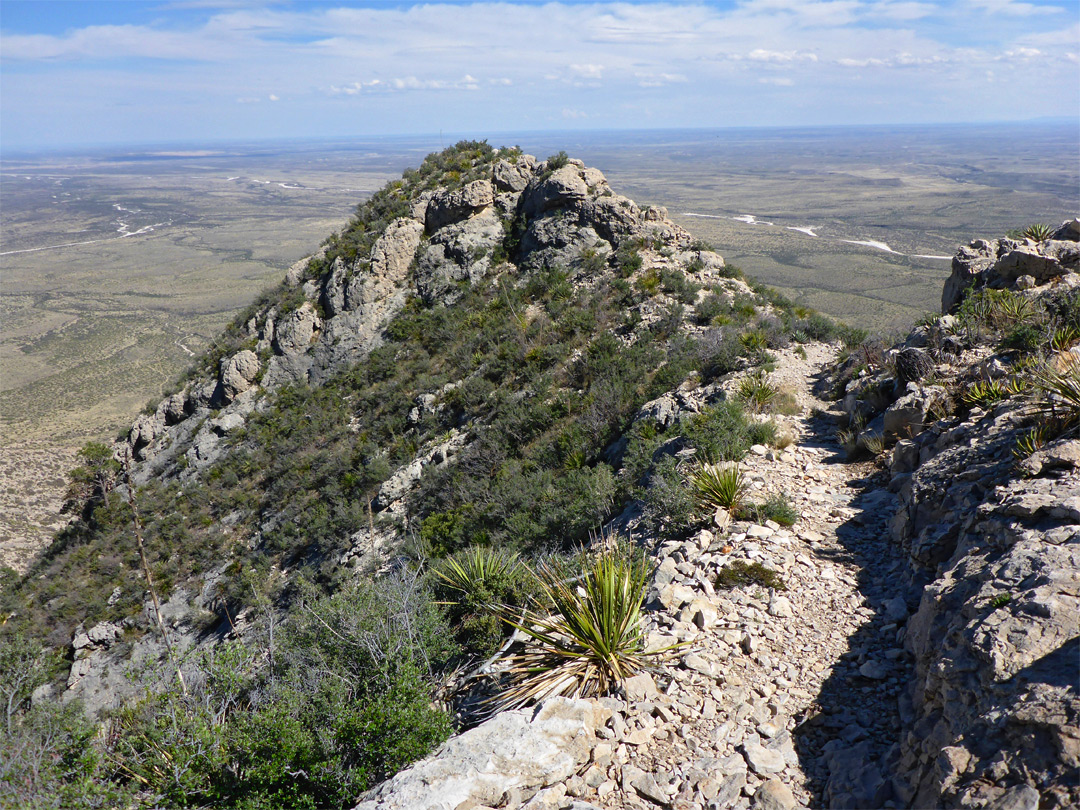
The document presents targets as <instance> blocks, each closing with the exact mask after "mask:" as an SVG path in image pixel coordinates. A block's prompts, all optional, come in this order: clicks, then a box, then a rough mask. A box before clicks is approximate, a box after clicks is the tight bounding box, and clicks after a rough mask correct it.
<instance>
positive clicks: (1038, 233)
mask: <svg viewBox="0 0 1080 810" xmlns="http://www.w3.org/2000/svg"><path fill="white" fill-rule="evenodd" d="M1053 232H1054V231H1053V229H1052V228H1051V227H1050V226H1049V225H1046V224H1045V223H1042V222H1035V223H1032V224H1031V225H1028V226H1027V227H1026V228H1024V230H1023V232H1022V234H1021V235H1022V236H1023V237H1024V238H1025V239H1032V240H1034V241H1036V242H1043V241H1045V240H1047V239H1049V238H1050V235H1051V234H1052V233H1053Z"/></svg>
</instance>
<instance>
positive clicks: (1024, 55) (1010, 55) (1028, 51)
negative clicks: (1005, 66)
mask: <svg viewBox="0 0 1080 810" xmlns="http://www.w3.org/2000/svg"><path fill="white" fill-rule="evenodd" d="M1037 56H1042V51H1040V50H1039V49H1038V48H1017V49H1016V50H1012V51H1005V53H1004V54H1002V55H1001V56H999V57H998V58H999V59H1003V60H1016V59H1022V60H1027V59H1034V58H1035V57H1037Z"/></svg>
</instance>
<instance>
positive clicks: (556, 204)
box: [64, 153, 768, 713]
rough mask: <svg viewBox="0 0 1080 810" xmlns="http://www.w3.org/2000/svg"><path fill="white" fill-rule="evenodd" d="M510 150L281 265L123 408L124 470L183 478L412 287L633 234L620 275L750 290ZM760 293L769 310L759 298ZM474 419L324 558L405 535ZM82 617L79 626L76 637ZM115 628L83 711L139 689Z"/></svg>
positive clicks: (613, 202)
mask: <svg viewBox="0 0 1080 810" xmlns="http://www.w3.org/2000/svg"><path fill="white" fill-rule="evenodd" d="M508 155H509V156H508V157H504V158H500V157H499V155H498V153H496V154H495V159H494V160H493V161H492V162H491V164H490V166H489V167H487V168H485V170H484V176H483V177H482V178H481V179H477V180H471V181H469V182H465V183H463V184H462V185H460V186H459V187H451V188H446V187H441V186H440V187H436V188H433V189H429V190H425V191H422V192H420V193H419V194H416V195H414V196H412V197H409V198H408V202H407V205H402V206H401V208H400V210H401V213H402V216H398V217H394V218H392V219H390V221H389V222H388V223H387V224H386V225H385V227H384V228H383V230H382V231H381V232H380V233H379V234H378V236H377V238H375V239H374V241H373V243H372V246H371V248H370V251H369V252H368V253H358V254H357V255H356V256H355V258H353V259H351V260H349V259H346V258H345V256H343V255H342V254H341V251H337V255H335V256H333V258H331V255H332V248H324V249H323V250H322V251H320V252H319V253H317V254H315V255H314V256H313V257H311V258H310V259H307V260H303V261H300V262H297V263H296V264H295V265H293V267H291V268H290V269H289V271H288V272H287V274H286V278H285V281H284V284H283V285H282V287H281V289H280V290H279V291H278V292H277V294H276V295H275V296H274V297H273V298H272V300H271V302H270V303H268V304H264V305H261V306H257V307H255V308H254V309H253V310H252V311H251V313H250V315H249V316H248V317H247V318H246V319H245V320H244V321H243V322H242V323H240V324H238V326H237V328H235V329H234V330H233V334H232V336H231V338H230V339H229V340H228V341H226V348H225V349H224V350H222V351H221V352H220V359H218V360H217V361H216V362H215V363H214V364H213V366H212V367H211V368H210V373H209V374H206V373H203V374H196V375H195V376H194V378H193V379H191V380H189V381H188V382H187V383H186V384H185V385H184V386H183V388H182V389H181V390H180V391H178V392H177V393H175V394H172V395H170V396H168V397H166V398H165V399H164V400H162V401H161V403H160V404H159V405H158V406H157V408H156V409H155V410H154V412H153V413H149V414H144V415H142V416H140V417H139V418H138V419H137V420H136V421H135V423H134V425H133V426H132V428H131V430H130V432H129V433H128V435H127V437H126V439H125V440H123V441H122V442H121V443H120V444H119V446H118V448H117V452H116V456H117V458H119V459H121V460H125V459H131V464H130V471H129V473H128V478H129V480H130V481H131V482H132V483H133V484H135V485H136V486H141V485H144V484H147V483H149V482H163V481H176V482H178V483H179V485H180V486H181V487H182V486H184V485H186V483H187V482H191V481H194V480H196V479H198V477H199V476H200V475H202V474H204V473H206V472H207V471H208V470H210V469H211V468H212V467H213V466H214V465H215V463H217V462H219V461H220V460H221V459H222V458H223V457H224V456H225V455H226V454H227V453H228V452H229V448H230V446H231V444H232V441H233V438H234V437H235V436H238V435H240V434H241V433H242V432H243V429H244V428H245V426H246V424H247V420H248V418H249V417H250V416H251V415H252V414H255V413H260V412H264V411H267V410H270V409H273V407H274V405H275V401H276V395H277V393H278V392H279V391H281V390H282V389H283V388H284V387H286V386H289V385H291V384H294V383H301V384H306V385H310V386H312V387H317V386H319V385H321V384H323V383H324V382H325V381H326V380H327V379H329V378H330V377H331V376H332V375H333V374H335V373H337V372H339V371H340V370H342V369H343V368H347V367H349V366H350V365H351V364H353V363H356V362H358V361H359V360H362V359H363V358H364V357H366V356H368V355H369V353H370V352H371V351H373V350H374V349H375V348H377V347H378V346H380V345H382V344H383V343H384V341H385V340H386V334H385V331H386V328H387V325H388V324H389V323H390V322H391V321H392V319H393V318H394V316H395V315H397V314H398V313H400V312H401V311H402V309H403V308H404V307H405V306H406V304H407V302H408V301H410V300H411V299H415V298H419V299H420V300H421V301H423V302H425V303H426V304H432V303H438V304H439V305H441V306H442V305H452V304H453V303H454V301H456V300H457V299H458V298H459V297H460V296H461V294H462V293H463V291H464V290H465V289H467V288H468V287H469V286H470V285H479V284H481V283H482V282H484V281H485V280H488V279H491V278H494V277H497V276H510V277H514V276H516V275H518V274H520V275H522V276H526V275H527V274H529V273H533V272H537V271H539V270H542V269H544V268H547V267H552V266H562V267H567V268H569V269H570V278H569V281H570V283H571V284H573V285H574V287H575V288H578V289H583V288H584V289H587V288H589V287H591V286H597V285H605V284H607V283H609V282H610V280H611V277H612V273H611V270H610V265H611V264H612V263H613V262H614V260H615V255H616V251H617V250H618V249H619V248H620V246H624V245H633V246H634V252H635V255H636V256H637V257H638V263H637V266H636V268H634V272H633V275H632V277H631V279H630V280H631V281H633V280H635V279H638V278H641V277H642V276H645V275H646V274H649V273H652V274H654V275H659V274H661V273H663V272H666V271H672V270H674V271H678V272H679V273H680V274H681V273H682V272H684V271H689V273H690V274H691V275H692V277H693V278H694V279H695V280H697V281H698V282H700V283H703V284H709V285H712V286H713V287H714V288H716V289H721V290H722V291H723V295H724V297H725V299H726V300H727V301H728V302H732V301H734V300H735V299H736V298H740V297H741V298H746V299H748V300H749V299H755V300H756V297H755V296H754V294H753V292H752V290H751V288H750V287H749V286H748V285H747V283H746V282H745V281H743V280H742V279H741V278H738V277H728V275H729V274H726V273H724V272H723V269H724V261H723V259H722V258H721V257H720V256H719V255H717V254H716V253H714V252H712V251H711V250H708V249H702V248H700V247H698V246H695V244H694V242H693V239H692V238H691V236H690V235H689V234H688V233H687V232H686V231H684V230H683V229H681V228H680V227H679V226H677V225H675V224H674V223H672V222H671V221H670V220H668V219H667V217H666V213H665V212H664V210H663V209H661V208H657V207H640V206H638V205H637V204H636V203H634V202H633V201H632V200H630V199H628V198H626V197H622V196H620V195H618V194H615V193H614V192H613V191H612V189H611V188H610V186H609V185H608V184H607V181H606V180H605V178H604V176H603V174H602V173H601V172H599V171H598V170H596V169H593V168H588V167H585V166H584V164H583V163H582V162H581V161H579V160H574V159H569V158H566V159H564V160H563V159H559V160H555V161H554V162H553V163H552V165H549V161H538V160H537V159H536V158H534V157H532V156H531V155H521V154H516V153H508ZM508 237H509V238H508ZM508 244H509V245H511V250H512V255H511V254H508V253H507V252H506V247H507V245H508ZM663 298H664V297H663V296H661V300H657V299H649V300H646V301H644V302H643V303H642V304H640V305H638V307H637V309H638V310H639V311H638V312H637V313H636V316H637V317H636V320H637V328H638V329H639V330H644V331H647V330H648V329H649V327H650V326H651V325H652V324H654V323H656V322H657V321H658V320H659V319H660V318H661V317H662V316H663V315H664V313H665V302H664V300H662V299H663ZM760 304H761V306H762V309H761V311H762V312H766V311H767V309H768V304H767V303H765V302H763V301H762V302H760ZM528 316H529V314H528V313H526V317H528ZM683 317H684V319H685V320H689V318H688V317H687V316H683ZM687 328H688V329H691V330H692V329H695V328H696V329H698V330H699V331H700V327H693V326H688V327H687ZM459 384H460V381H459V382H458V383H449V384H447V385H445V386H443V387H442V388H440V389H438V390H436V391H433V392H432V393H430V394H422V395H420V396H419V397H418V398H417V400H416V403H415V408H414V409H413V412H412V413H411V414H410V415H409V419H410V420H412V421H413V422H420V421H422V420H423V419H424V418H425V417H427V416H430V415H432V414H435V413H436V412H438V411H440V410H441V409H444V408H445V406H444V405H441V404H439V403H440V401H441V400H443V399H445V398H446V396H447V395H448V394H449V393H450V392H451V391H452V390H453V389H454V388H455V387H456V386H457V385H459ZM476 432H477V431H476V429H475V428H474V430H472V431H469V430H468V429H466V428H464V427H457V426H453V427H451V428H450V429H449V430H448V431H447V432H445V433H444V434H442V435H441V436H440V437H439V438H437V439H436V440H432V441H430V442H426V443H424V444H423V445H422V446H420V447H419V448H418V450H417V451H416V453H415V456H414V457H413V459H412V460H411V461H408V462H407V463H405V464H402V465H401V466H399V467H397V468H396V469H394V470H393V471H392V473H391V474H390V475H389V477H388V478H387V480H385V481H384V482H383V483H382V484H381V486H380V487H379V489H378V492H377V494H376V496H375V497H374V498H373V499H372V500H371V502H370V504H369V506H368V509H369V510H370V513H369V515H368V519H367V520H363V521H361V525H360V527H359V528H357V529H356V531H355V533H354V534H353V536H352V538H351V547H350V548H349V549H348V550H346V551H345V553H344V554H342V555H341V556H340V559H338V560H336V561H334V565H335V567H348V568H355V569H358V570H361V571H368V570H372V569H375V568H378V567H379V566H380V565H383V564H384V563H386V562H387V561H388V560H391V559H392V558H393V556H394V555H395V554H396V553H397V551H398V549H399V548H400V546H401V544H402V542H403V540H404V538H405V537H407V536H408V533H409V529H410V525H409V519H410V517H409V516H410V510H409V503H410V497H411V495H412V493H413V492H414V491H415V489H416V487H417V486H418V484H419V482H420V480H421V478H422V476H423V475H424V474H425V472H430V471H431V470H434V469H438V468H442V467H445V466H446V465H448V464H453V463H456V458H457V457H458V455H459V454H460V453H461V452H462V450H463V449H464V448H465V447H466V446H467V445H468V444H469V443H470V442H474V441H475V440H476V435H475V434H476ZM239 519H240V516H239V515H233V516H230V517H229V518H228V520H231V521H233V522H235V521H237V520H239ZM274 521H275V516H274V515H273V514H271V515H268V516H263V518H262V524H261V526H260V527H256V528H255V536H254V537H253V538H252V539H251V540H249V541H248V544H249V545H250V546H254V545H257V543H258V533H259V531H260V530H262V529H263V528H265V527H268V526H273V525H274ZM225 528H226V529H228V528H229V524H228V521H226V526H225ZM412 528H413V530H414V531H415V529H416V528H417V527H415V526H414V527H412ZM224 568H225V566H223V565H222V566H218V568H217V569H216V570H213V571H210V572H208V573H207V575H206V576H205V577H204V578H203V580H202V582H201V583H200V584H198V585H186V586H181V587H178V588H177V589H176V590H175V591H173V592H172V594H171V595H170V598H169V600H168V602H167V603H166V604H165V605H164V606H163V610H164V612H165V613H166V614H167V617H168V626H169V632H170V633H172V634H174V639H173V644H174V645H175V647H176V651H177V653H185V652H190V650H191V649H192V648H193V647H196V646H198V645H200V644H203V643H214V640H213V639H212V638H211V639H209V640H208V639H207V638H206V636H205V632H204V630H203V629H201V628H200V627H199V626H198V625H197V622H196V621H195V619H194V618H193V617H196V616H198V615H200V614H201V615H202V616H204V617H205V616H206V615H207V614H208V613H213V612H216V611H217V610H218V609H219V608H220V599H219V597H218V595H217V594H218V590H219V586H220V584H221V583H222V582H223V581H225V580H226V579H227V578H228V577H227V574H226V573H225V571H224ZM110 604H111V602H110ZM226 618H227V620H228V625H223V626H224V627H225V629H226V630H228V629H229V627H230V626H231V625H232V623H233V621H234V620H235V622H236V623H237V624H238V625H239V626H240V627H241V629H242V627H243V624H244V622H245V620H246V615H245V614H244V613H241V615H239V616H236V617H231V616H230V617H226ZM124 621H125V622H126V624H125V625H123V626H124V627H127V628H131V627H134V626H135V625H141V626H153V624H154V618H153V609H152V605H151V603H150V601H149V598H148V597H147V598H146V599H145V604H144V605H143V610H142V612H141V616H139V617H128V618H127V619H125V620H124ZM223 621H225V620H224V619H223ZM89 629H92V628H90V627H83V626H82V625H80V626H79V627H78V628H76V631H75V634H74V635H75V637H78V636H79V634H80V633H83V632H84V631H85V630H89ZM114 629H116V630H117V632H115V633H113V632H109V633H106V635H107V636H108V640H106V641H105V642H103V643H100V644H89V645H83V646H81V647H79V648H78V649H75V648H72V657H73V658H74V664H73V666H72V669H71V672H70V675H69V677H68V680H67V690H66V692H65V693H64V697H65V699H67V700H72V699H76V698H78V699H80V700H82V701H84V703H85V704H86V705H87V706H88V707H89V709H90V710H91V711H92V712H94V713H97V712H100V711H102V710H105V709H107V708H110V707H112V706H115V705H117V704H118V703H119V702H121V701H122V700H124V699H125V698H126V697H128V696H130V695H133V694H137V693H139V692H140V691H141V688H142V687H139V686H136V685H135V684H133V683H131V682H130V681H129V680H128V679H126V678H125V677H124V676H123V670H124V666H125V664H124V662H126V661H128V660H131V661H135V662H142V661H152V660H157V659H161V658H162V657H163V656H164V654H165V648H164V646H163V644H162V642H161V641H160V639H159V638H158V637H157V635H156V634H148V635H144V636H142V637H141V638H139V639H138V640H136V641H135V642H133V643H132V644H128V643H123V644H117V645H113V644H112V643H111V640H112V639H113V638H117V637H119V635H120V632H119V630H120V629H121V628H120V626H119V625H117V628H114Z"/></svg>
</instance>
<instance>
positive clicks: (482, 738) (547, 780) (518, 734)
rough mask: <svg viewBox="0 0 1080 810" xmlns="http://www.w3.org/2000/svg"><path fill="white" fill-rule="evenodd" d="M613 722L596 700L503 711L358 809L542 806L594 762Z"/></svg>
mask: <svg viewBox="0 0 1080 810" xmlns="http://www.w3.org/2000/svg"><path fill="white" fill-rule="evenodd" d="M610 717H611V710H610V709H608V708H605V707H604V706H603V705H602V704H601V703H599V702H597V701H591V700H571V699H569V698H551V699H549V700H547V701H545V702H544V703H542V704H541V705H540V706H538V707H536V708H535V709H521V710H518V711H507V712H502V713H500V714H498V715H496V716H495V717H493V718H492V719H491V720H488V721H487V722H486V723H482V724H481V725H479V726H477V727H476V728H473V729H471V730H469V731H466V732H465V733H463V734H460V735H458V736H457V737H454V738H453V739H451V740H450V741H449V742H447V743H446V744H445V745H444V746H443V747H442V748H441V749H439V750H438V751H436V752H435V753H434V754H433V755H432V756H430V757H428V758H427V759H425V760H423V761H422V762H418V763H417V764H415V765H413V766H412V767H410V768H406V769H405V770H404V771H402V772H401V773H399V774H398V775H397V776H395V777H393V778H392V779H390V780H388V781H387V782H385V783H383V784H382V785H381V786H379V787H378V788H376V789H375V790H374V791H372V792H371V793H370V794H369V795H368V796H366V797H364V798H363V799H362V800H361V801H360V803H359V804H358V805H357V806H356V808H355V810H455V809H456V808H459V807H462V806H467V807H480V806H488V807H505V806H506V805H507V803H508V802H512V803H513V804H514V806H519V807H520V806H525V807H535V806H537V805H535V804H532V803H529V801H528V800H530V799H532V798H533V797H534V796H535V795H536V794H537V793H538V792H539V791H540V790H542V789H543V788H548V787H551V786H553V785H562V784H563V783H564V782H566V780H568V779H569V778H571V777H572V776H574V775H575V774H576V773H577V772H578V771H579V770H580V769H581V768H582V767H583V766H584V765H586V764H587V763H588V762H589V760H590V758H591V757H592V754H593V751H594V750H595V748H596V746H597V744H598V743H600V742H601V738H600V737H598V736H597V733H598V732H599V731H600V730H601V729H603V728H604V725H605V723H606V722H607V720H608V719H609V718H610ZM564 794H565V791H564ZM522 802H525V804H524V805H522Z"/></svg>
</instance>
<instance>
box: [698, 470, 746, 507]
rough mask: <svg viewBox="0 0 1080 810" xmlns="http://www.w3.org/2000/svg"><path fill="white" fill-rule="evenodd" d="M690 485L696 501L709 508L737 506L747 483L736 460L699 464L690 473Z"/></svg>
mask: <svg viewBox="0 0 1080 810" xmlns="http://www.w3.org/2000/svg"><path fill="white" fill-rule="evenodd" d="M690 486H691V488H692V489H693V490H694V494H695V495H696V496H697V499H698V501H699V502H700V503H701V504H703V505H704V506H706V507H708V508H710V509H716V508H717V507H723V508H724V509H727V510H729V511H732V510H734V509H736V508H738V506H739V504H741V503H742V499H743V496H745V495H746V490H747V486H748V485H747V483H746V479H745V478H744V477H743V474H742V470H740V469H739V465H738V463H737V462H731V463H728V464H712V463H709V462H704V463H702V464H699V465H698V466H697V467H695V468H694V470H693V471H691V473H690Z"/></svg>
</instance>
